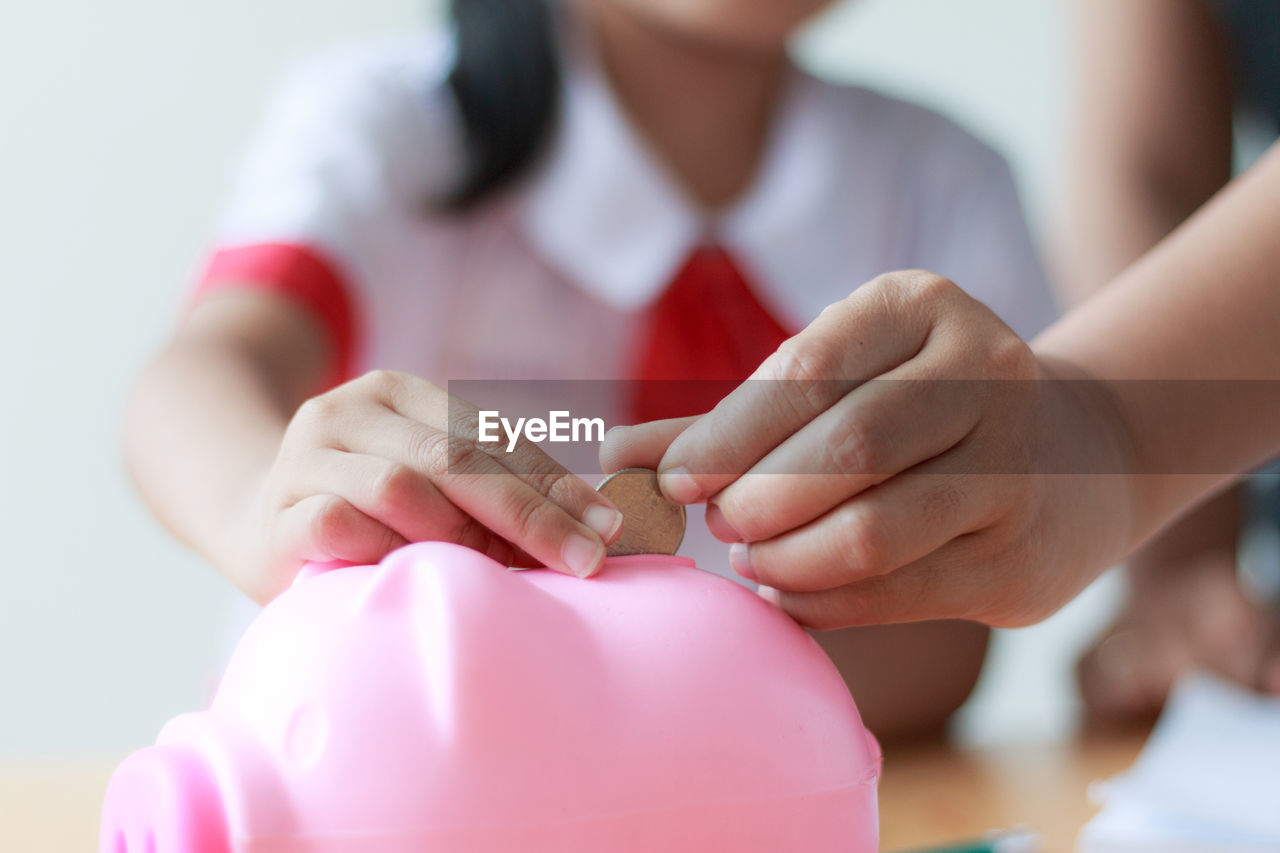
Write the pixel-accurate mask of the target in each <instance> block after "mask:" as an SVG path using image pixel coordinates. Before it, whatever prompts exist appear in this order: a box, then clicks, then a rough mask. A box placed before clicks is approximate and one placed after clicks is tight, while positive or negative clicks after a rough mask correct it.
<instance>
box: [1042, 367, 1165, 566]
mask: <svg viewBox="0 0 1280 853" xmlns="http://www.w3.org/2000/svg"><path fill="white" fill-rule="evenodd" d="M1037 358H1038V361H1039V362H1040V371H1041V373H1040V375H1041V382H1042V385H1043V387H1044V388H1045V398H1046V405H1045V412H1046V421H1045V424H1044V428H1045V436H1046V438H1047V443H1048V447H1047V448H1046V451H1045V457H1046V458H1045V459H1044V461H1043V465H1044V468H1043V469H1042V471H1041V473H1046V474H1049V475H1051V476H1052V475H1064V476H1062V477H1061V478H1058V477H1054V479H1055V480H1058V482H1051V483H1050V484H1049V489H1050V490H1051V491H1052V492H1053V494H1054V495H1055V499H1054V500H1052V501H1051V504H1052V505H1053V507H1054V512H1056V513H1061V514H1062V518H1060V519H1058V520H1057V521H1055V522H1054V523H1056V524H1059V525H1060V524H1062V523H1063V521H1064V520H1065V521H1066V526H1067V529H1066V530H1065V531H1064V535H1065V536H1066V537H1068V540H1069V541H1070V542H1072V543H1074V545H1073V546H1072V547H1069V548H1067V549H1065V553H1070V554H1072V560H1073V561H1074V562H1075V563H1076V564H1077V565H1078V566H1079V567H1081V568H1083V569H1086V570H1087V571H1088V572H1089V579H1090V580H1091V579H1092V578H1093V577H1094V576H1096V575H1097V574H1100V573H1101V572H1102V571H1104V570H1105V569H1107V568H1109V567H1110V566H1112V565H1115V564H1116V563H1118V562H1120V561H1121V560H1122V559H1124V557H1125V556H1126V555H1127V554H1128V553H1129V552H1130V551H1132V550H1133V548H1134V547H1136V546H1137V545H1138V543H1139V542H1140V541H1141V539H1142V536H1143V529H1144V526H1143V512H1142V510H1143V501H1144V495H1143V493H1142V491H1141V490H1140V488H1139V481H1140V480H1141V479H1143V478H1141V477H1135V472H1137V471H1138V466H1139V461H1138V454H1137V451H1136V444H1135V441H1134V433H1133V429H1132V426H1131V424H1130V423H1129V422H1128V420H1127V419H1126V417H1125V410H1124V407H1123V406H1122V405H1121V403H1120V400H1119V398H1118V395H1117V393H1116V390H1115V389H1114V388H1113V387H1112V386H1111V384H1110V383H1107V382H1103V381H1101V380H1099V379H1097V378H1095V377H1093V376H1091V375H1090V374H1088V373H1087V372H1086V371H1085V370H1083V369H1081V368H1080V367H1078V366H1077V365H1075V364H1073V363H1071V362H1069V361H1066V360H1063V359H1059V358H1055V357H1050V356H1039V355H1038V356H1037Z"/></svg>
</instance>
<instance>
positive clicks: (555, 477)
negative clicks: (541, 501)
mask: <svg viewBox="0 0 1280 853" xmlns="http://www.w3.org/2000/svg"><path fill="white" fill-rule="evenodd" d="M529 482H530V484H531V485H533V487H534V488H536V489H537V490H538V491H539V492H541V493H542V494H544V495H546V496H547V497H548V498H549V499H550V500H553V501H555V502H556V503H558V504H560V505H561V506H568V505H570V504H572V503H574V502H576V498H577V495H578V484H579V483H581V482H582V481H581V480H580V479H579V478H578V477H576V476H574V475H573V474H570V473H569V472H568V471H566V470H565V469H563V468H561V467H560V466H559V465H557V464H556V463H555V462H554V461H552V460H550V459H547V460H546V461H540V462H538V463H536V464H535V465H534V468H533V470H532V471H531V472H530V474H529ZM584 485H585V484H584Z"/></svg>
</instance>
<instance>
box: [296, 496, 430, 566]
mask: <svg viewBox="0 0 1280 853" xmlns="http://www.w3.org/2000/svg"><path fill="white" fill-rule="evenodd" d="M271 541H272V543H273V550H275V551H276V553H277V554H279V555H280V557H281V559H282V560H284V561H288V562H292V563H297V564H301V563H303V562H305V561H307V560H316V561H322V562H323V561H330V560H346V561H348V562H351V563H360V564H370V563H376V562H377V561H378V560H381V559H382V558H383V557H385V556H386V555H387V554H388V553H390V552H391V551H393V550H395V549H396V548H399V547H400V546H401V545H404V544H406V542H405V539H404V537H403V536H401V535H400V534H398V533H396V532H395V531H394V530H392V529H391V528H389V527H387V526H386V525H385V524H382V523H381V522H379V521H376V520H374V519H372V518H370V517H369V516H367V515H365V514H364V513H362V512H360V510H358V509H356V508H355V507H354V506H352V505H351V504H350V503H349V502H348V501H346V500H344V499H343V498H340V497H338V496H337V495H312V496H311V497H308V498H304V499H302V500H300V501H298V502H297V503H295V504H294V505H293V506H291V507H289V508H288V509H286V510H284V511H283V512H281V513H280V514H279V515H278V516H276V521H275V526H274V527H273V529H272V531H271Z"/></svg>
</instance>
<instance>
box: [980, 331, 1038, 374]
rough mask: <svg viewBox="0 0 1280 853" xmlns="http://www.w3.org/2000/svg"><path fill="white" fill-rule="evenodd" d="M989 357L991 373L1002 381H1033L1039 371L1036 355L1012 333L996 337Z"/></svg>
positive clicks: (1007, 332) (1008, 332)
mask: <svg viewBox="0 0 1280 853" xmlns="http://www.w3.org/2000/svg"><path fill="white" fill-rule="evenodd" d="M990 348H991V351H990V355H989V357H988V361H989V364H990V369H991V372H992V373H993V374H994V375H995V376H996V377H997V378H1000V379H1031V378H1033V377H1035V375H1036V372H1037V370H1038V362H1037V361H1036V357H1035V354H1034V353H1033V352H1032V351H1031V347H1029V346H1028V345H1027V344H1026V342H1024V341H1023V340H1022V339H1021V338H1019V337H1018V336H1017V335H1015V334H1014V333H1013V332H1012V331H1009V330H1005V334H1001V335H996V336H995V337H994V339H993V340H992V343H991V345H990Z"/></svg>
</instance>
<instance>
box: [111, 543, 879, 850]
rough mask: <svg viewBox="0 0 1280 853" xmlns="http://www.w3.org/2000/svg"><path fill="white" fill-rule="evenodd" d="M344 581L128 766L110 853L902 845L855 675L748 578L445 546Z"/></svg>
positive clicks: (315, 572)
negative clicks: (584, 570) (551, 561)
mask: <svg viewBox="0 0 1280 853" xmlns="http://www.w3.org/2000/svg"><path fill="white" fill-rule="evenodd" d="M329 568H332V567H326V566H309V567H308V568H307V569H306V570H304V571H303V573H302V574H301V575H299V578H298V580H297V581H296V582H295V583H294V584H293V586H292V587H291V588H290V589H289V590H288V591H287V592H286V593H284V594H283V595H281V596H280V597H279V598H278V599H276V600H275V601H273V602H272V603H271V604H270V605H269V606H268V607H267V608H266V609H265V610H264V611H263V612H262V614H261V615H260V616H259V617H258V619H257V620H256V621H255V622H254V624H253V625H252V626H251V627H250V628H249V630H248V631H247V632H246V633H245V635H244V638H243V639H242V640H241V642H240V645H239V647H238V648H237V650H236V652H235V655H234V656H233V657H232V659H231V662H230V664H229V665H228V668H227V672H226V676H225V677H224V679H223V681H222V684H221V686H220V688H219V690H218V693H217V696H216V697H215V699H214V701H213V705H212V707H211V708H210V709H209V710H207V711H203V712H200V713H193V714H184V715H182V716H180V717H177V718H175V719H174V720H172V721H171V722H170V723H169V724H168V725H167V726H165V728H164V729H163V731H161V733H160V736H159V738H158V740H157V742H156V746H153V747H150V748H147V749H144V750H142V751H140V752H137V753H135V754H134V755H133V756H131V757H130V758H128V759H126V760H125V762H124V763H123V764H121V766H120V767H119V769H117V771H116V773H115V775H114V776H113V777H112V780H111V784H110V786H109V788H108V791H107V796H106V803H105V806H104V809H103V820H102V831H101V850H102V851H104V853H125V851H128V852H129V853H135V851H145V853H214V851H218V853H225V851H243V853H267V851H270V853H282V852H283V851H315V852H316V853H330V851H332V853H337V851H343V853H348V851H362V853H363V851H375V853H399V852H400V851H415V853H417V851H433V853H445V852H446V851H447V853H463V851H466V853H478V851H521V853H540V851H556V853H561V852H562V851H598V850H607V851H638V850H646V851H647V850H653V851H657V850H661V851H670V850H696V851H704V850H732V851H736V853H755V851H805V852H806V853H821V851H833V853H834V851H840V852H841V853H849V851H873V850H875V849H876V844H877V823H876V780H877V778H878V776H879V769H880V753H879V749H878V747H877V745H876V742H875V740H874V739H873V738H872V737H871V735H870V734H869V733H868V732H867V731H866V730H865V729H864V728H863V726H862V722H861V720H860V718H859V717H858V711H857V709H856V707H855V706H854V703H853V700H852V698H851V697H850V696H849V693H848V690H847V689H846V687H845V685H844V682H843V680H842V679H841V678H840V676H839V674H838V673H837V672H836V670H835V667H834V666H833V665H832V664H831V662H830V661H829V660H828V659H827V657H826V656H825V655H824V654H823V652H822V651H821V649H820V648H819V647H818V645H817V644H816V643H815V642H814V641H813V639H812V638H810V637H809V636H808V635H807V634H806V633H805V632H804V631H803V630H802V629H801V628H800V627H799V626H797V625H796V624H795V623H794V622H793V621H791V619H789V618H788V617H787V616H786V615H784V614H783V613H782V612H781V611H779V610H778V609H776V608H775V607H773V606H772V605H770V604H769V603H767V602H765V601H763V600H761V599H759V598H758V597H757V596H755V595H752V594H751V592H749V591H748V590H746V589H743V588H742V587H740V586H738V585H736V584H734V583H732V582H731V581H728V580H725V579H723V578H720V577H717V576H715V575H712V574H710V573H707V572H702V571H699V570H697V569H696V568H694V567H693V564H692V562H691V561H689V560H685V559H682V558H678V557H666V556H637V557H620V558H614V559H610V560H609V561H608V563H607V565H606V567H605V569H604V571H603V572H602V573H601V574H600V575H599V576H597V577H596V578H593V579H590V580H579V579H577V578H572V577H568V576H565V575H561V574H556V573H554V572H550V571H546V570H531V571H519V572H517V571H510V570H508V569H507V568H505V567H504V566H502V565H500V564H498V563H495V562H494V561H492V560H491V559H489V558H488V557H486V556H484V555H482V554H479V553H477V552H475V551H471V550H469V549H466V548H463V547H460V546H457V545H449V544H445V543H441V542H426V543H420V544H416V545H409V546H407V547H405V548H402V549H400V550H398V551H396V552H395V553H393V554H390V555H389V556H387V558H386V559H384V560H383V561H382V563H381V564H380V565H377V566H354V567H343V568H339V569H336V570H332V571H330V570H328V569H329Z"/></svg>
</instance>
